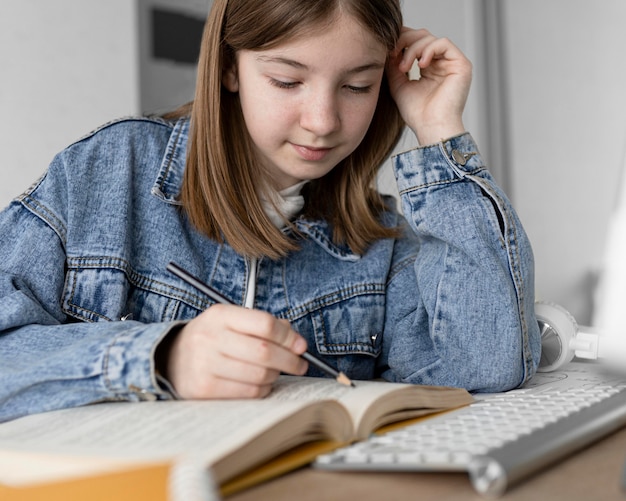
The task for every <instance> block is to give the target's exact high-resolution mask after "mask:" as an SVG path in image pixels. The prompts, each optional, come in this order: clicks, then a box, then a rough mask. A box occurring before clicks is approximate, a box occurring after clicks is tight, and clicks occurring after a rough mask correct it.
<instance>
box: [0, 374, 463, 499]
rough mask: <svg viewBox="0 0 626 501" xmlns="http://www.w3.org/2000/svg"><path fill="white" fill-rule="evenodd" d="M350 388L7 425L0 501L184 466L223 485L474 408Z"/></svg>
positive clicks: (289, 380)
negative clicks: (106, 476) (78, 481)
mask: <svg viewBox="0 0 626 501" xmlns="http://www.w3.org/2000/svg"><path fill="white" fill-rule="evenodd" d="M355 386H356V387H355V388H351V387H346V386H343V385H340V384H337V383H336V382H335V380H333V379H324V378H307V377H295V376H281V377H280V378H279V380H278V381H277V382H276V384H275V387H274V390H273V391H272V393H271V394H270V395H269V396H268V397H266V398H264V399H262V400H213V401H167V402H142V403H103V404H95V405H90V406H86V407H79V408H74V409H65V410H60V411H53V412H48V413H43V414H36V415H31V416H27V417H24V418H20V419H17V420H15V421H10V422H7V423H4V424H1V425H0V494H1V493H2V489H3V488H4V489H8V488H9V487H21V488H25V487H28V486H32V485H35V484H41V483H45V482H59V481H61V480H68V479H72V478H76V477H79V476H83V477H84V476H93V475H98V474H102V473H103V472H106V471H109V472H110V471H115V470H124V469H132V468H135V467H138V466H149V465H159V464H161V465H163V464H170V465H173V464H176V462H178V461H183V460H185V459H187V460H188V459H189V458H194V460H196V461H200V462H202V464H203V465H204V466H205V467H207V468H210V469H211V472H212V475H213V478H214V481H215V482H216V483H217V484H219V485H222V486H224V485H225V484H226V483H227V482H229V481H232V480H233V479H235V478H236V477H238V476H240V475H242V474H243V473H246V472H248V471H250V470H252V469H254V468H256V467H258V466H260V465H263V464H266V463H267V462H268V461H270V460H271V459H273V458H276V457H277V456H279V455H281V454H283V453H285V452H287V451H290V450H293V449H294V448H297V447H298V446H303V444H317V445H321V444H324V448H323V449H319V450H321V451H327V450H329V448H334V447H338V446H340V445H344V444H346V443H349V442H352V441H355V440H361V439H364V438H366V437H367V436H368V435H369V434H370V433H372V432H373V431H374V430H377V429H379V428H380V427H382V426H384V425H388V424H390V423H395V422H398V421H402V420H407V419H410V418H415V417H418V416H424V415H427V414H431V413H435V412H439V411H443V410H447V409H452V408H456V407H460V406H463V405H466V404H469V403H471V402H472V400H473V399H472V397H471V396H470V394H469V393H467V392H466V391H465V390H462V389H457V388H447V387H434V386H418V385H407V384H394V383H388V382H382V381H355ZM329 444H330V445H329ZM328 445H329V446H328ZM319 450H316V449H315V448H312V449H309V451H313V452H309V454H308V457H307V455H306V454H305V456H304V458H303V457H302V455H300V458H299V459H298V460H295V461H293V462H290V461H286V464H285V461H283V466H281V468H282V470H283V471H287V470H289V469H293V468H295V467H298V466H301V465H302V464H304V463H306V462H309V461H311V460H312V459H313V456H314V455H316V454H317V453H318V452H319ZM273 474H274V475H275V474H276V472H275V473H273ZM3 485H4V487H2V486H3ZM1 497H3V496H0V498H1Z"/></svg>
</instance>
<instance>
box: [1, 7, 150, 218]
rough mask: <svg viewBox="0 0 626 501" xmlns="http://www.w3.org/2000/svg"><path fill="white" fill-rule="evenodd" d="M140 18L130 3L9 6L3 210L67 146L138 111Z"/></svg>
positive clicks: (4, 31) (4, 21)
mask: <svg viewBox="0 0 626 501" xmlns="http://www.w3.org/2000/svg"><path fill="white" fill-rule="evenodd" d="M135 17H136V9H135V5H134V2H131V1H128V0H107V1H106V2H99V1H95V0H54V1H49V0H2V3H1V5H0V68H1V70H0V71H1V73H2V76H1V77H0V110H2V115H3V116H2V120H0V151H2V156H1V158H0V180H1V181H0V206H2V207H4V206H5V205H6V204H7V203H8V202H9V201H10V200H11V199H12V198H13V197H14V196H16V195H18V194H19V193H21V192H22V191H23V190H24V189H25V188H27V187H28V186H29V185H30V184H31V183H32V182H33V181H34V180H35V179H37V178H38V177H39V176H40V175H41V173H42V172H43V171H44V170H45V168H46V167H47V166H48V164H49V162H50V160H51V158H52V156H53V155H54V154H55V153H57V152H58V151H59V150H61V149H62V148H63V147H65V146H66V145H67V144H69V143H70V142H72V141H73V140H75V139H77V138H79V137H80V136H82V135H83V134H85V133H86V132H88V131H90V130H91V129H93V128H94V127H96V126H98V125H99V124H101V123H104V122H106V121H108V120H110V119H111V118H112V117H117V116H123V115H129V114H133V113H136V112H137V111H138V87H137V80H138V64H137V50H136V44H137V36H136V29H135V27H136V24H137V23H136V18H135Z"/></svg>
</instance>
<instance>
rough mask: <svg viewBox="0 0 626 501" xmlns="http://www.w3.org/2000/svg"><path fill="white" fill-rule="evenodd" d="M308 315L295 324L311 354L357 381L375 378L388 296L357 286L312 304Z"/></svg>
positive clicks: (374, 287) (307, 307) (372, 289)
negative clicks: (319, 356)
mask: <svg viewBox="0 0 626 501" xmlns="http://www.w3.org/2000/svg"><path fill="white" fill-rule="evenodd" d="M304 308H305V309H306V310H307V312H308V313H307V314H306V315H305V316H303V317H302V318H299V319H297V320H295V321H292V325H293V327H294V329H296V330H297V331H298V332H300V334H302V335H303V336H305V337H306V338H307V340H308V342H309V351H311V352H312V353H313V354H316V355H317V354H319V355H321V358H322V359H324V360H325V361H326V362H327V363H329V364H330V365H331V366H333V367H336V368H337V369H338V370H340V371H343V372H344V373H346V374H347V375H348V376H349V377H353V378H357V379H365V378H371V377H373V376H374V372H375V367H376V359H377V357H378V356H379V355H380V353H381V349H382V336H383V334H382V332H383V325H384V318H385V295H384V293H383V292H382V291H379V290H378V289H377V287H376V286H372V285H363V286H361V287H359V286H355V287H353V288H352V289H351V291H350V292H349V293H346V291H339V292H337V293H335V294H333V295H330V296H326V297H324V298H322V299H319V300H315V301H312V302H310V303H308V304H307V305H306V306H305V307H304ZM316 352H317V353H316Z"/></svg>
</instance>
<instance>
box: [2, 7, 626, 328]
mask: <svg viewBox="0 0 626 501" xmlns="http://www.w3.org/2000/svg"><path fill="white" fill-rule="evenodd" d="M210 3H211V2H210V0H107V1H106V2H101V1H96V0H55V1H54V2H50V1H49V0H1V2H0V71H1V77H0V110H1V111H2V113H3V116H4V119H3V120H1V121H0V151H2V155H1V157H0V206H2V207H4V206H5V205H7V204H8V203H10V201H11V200H12V199H13V198H14V197H15V196H17V195H19V194H20V193H21V192H22V191H24V190H25V189H26V188H27V187H28V186H29V185H30V184H32V182H34V181H35V180H36V179H37V178H38V177H39V176H40V175H41V174H42V173H43V172H44V170H45V169H46V167H47V165H48V163H49V162H50V160H51V158H52V156H53V155H54V154H55V153H57V152H58V151H59V150H61V149H63V148H64V147H65V146H67V145H68V144H69V143H71V142H72V141H74V140H76V139H78V138H79V137H81V136H82V135H84V134H85V133H87V132H89V131H90V130H92V129H93V128H95V127H97V126H98V125H100V124H102V123H105V122H107V121H109V120H111V119H114V118H118V117H121V116H127V115H137V114H144V113H155V112H156V113H158V112H162V111H165V110H167V109H171V108H174V107H176V106H178V105H180V104H183V103H184V102H186V101H188V100H190V99H191V98H192V96H193V87H194V82H195V60H196V59H195V58H196V57H197V44H198V43H199V37H200V32H201V29H202V26H203V23H204V17H205V15H206V13H207V12H208V8H209V6H210ZM403 10H404V15H405V23H406V24H407V25H410V26H412V27H426V28H428V29H429V30H430V31H432V32H433V33H434V34H436V35H438V36H446V37H448V38H450V39H451V40H453V41H454V42H455V43H456V44H457V45H458V46H459V47H460V48H461V49H462V50H463V51H464V52H465V53H466V54H467V55H468V57H469V58H470V59H471V60H472V61H473V63H474V82H473V87H472V91H471V94H470V97H469V102H468V106H467V109H466V116H465V123H466V126H467V129H468V130H469V131H470V132H472V134H473V135H474V137H475V138H476V139H477V141H478V143H479V145H480V148H481V152H482V153H483V156H484V157H485V159H486V160H487V163H488V165H489V168H490V170H491V172H492V173H493V174H494V176H495V177H496V179H497V180H498V182H499V183H500V184H501V185H502V186H503V188H504V189H505V191H506V192H507V193H508V195H509V197H510V198H511V199H512V201H513V203H514V205H515V207H516V208H517V210H518V212H519V215H520V217H521V219H522V221H523V223H524V226H525V228H526V230H527V232H528V234H529V236H530V239H531V241H532V243H533V248H534V251H535V259H536V292H537V299H541V300H548V301H553V302H557V303H559V304H561V305H563V306H564V307H566V308H567V309H569V310H570V311H571V312H572V313H573V314H574V316H575V317H576V318H577V320H578V321H579V323H582V324H585V325H590V324H591V323H593V322H594V310H597V304H595V303H596V301H595V299H594V298H595V297H596V296H597V293H596V289H597V287H596V285H597V283H598V281H599V279H601V278H602V277H603V276H606V274H607V271H606V270H605V263H604V255H605V253H606V252H605V242H606V240H607V232H608V228H609V223H610V221H611V218H612V215H613V213H614V210H615V207H616V206H617V204H618V200H619V198H620V193H619V192H620V188H619V186H620V182H621V172H622V170H623V167H622V166H623V164H624V158H625V153H626V115H625V113H624V111H625V110H626V91H625V90H624V82H626V64H625V63H624V54H625V52H626V30H624V28H623V27H624V23H625V22H626V2H623V0H595V1H594V2H589V1H588V0H549V1H545V0H525V1H524V2H520V1H514V0H404V3H403ZM414 145H415V140H414V139H413V138H412V137H411V136H410V135H407V136H406V137H405V138H404V139H403V141H402V144H401V145H400V147H399V148H398V149H399V150H404V149H408V148H411V147H412V146H414ZM380 186H381V189H382V190H383V191H386V192H389V193H394V192H395V187H394V182H393V176H392V175H391V173H390V170H389V166H388V165H386V166H385V169H383V172H382V173H381V177H380ZM624 197H626V193H625V194H624ZM624 197H622V198H624ZM0 238H1V236H0ZM608 273H610V271H609V272H608Z"/></svg>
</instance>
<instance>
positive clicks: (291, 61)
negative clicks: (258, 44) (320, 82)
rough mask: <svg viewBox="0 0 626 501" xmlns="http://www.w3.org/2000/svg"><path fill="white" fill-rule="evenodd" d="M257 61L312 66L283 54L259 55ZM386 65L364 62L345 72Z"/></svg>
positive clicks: (304, 66)
mask: <svg viewBox="0 0 626 501" xmlns="http://www.w3.org/2000/svg"><path fill="white" fill-rule="evenodd" d="M256 59H257V61H260V62H262V63H278V64H285V65H287V66H291V67H292V68H296V69H299V70H309V69H310V68H309V67H308V66H307V65H306V64H303V63H301V62H299V61H296V60H294V59H289V58H287V57H281V56H261V55H260V56H257V57H256ZM384 67H385V64H384V63H379V62H371V63H368V64H363V65H361V66H356V67H355V68H350V69H348V70H347V71H346V72H345V73H346V75H354V74H357V73H363V72H365V71H371V70H379V69H382V68H384Z"/></svg>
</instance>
